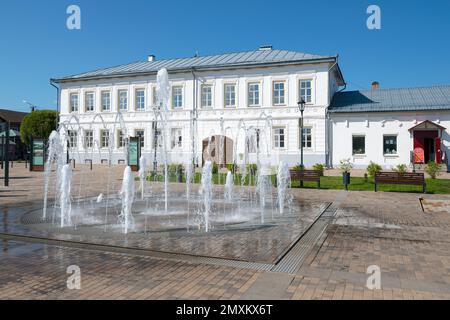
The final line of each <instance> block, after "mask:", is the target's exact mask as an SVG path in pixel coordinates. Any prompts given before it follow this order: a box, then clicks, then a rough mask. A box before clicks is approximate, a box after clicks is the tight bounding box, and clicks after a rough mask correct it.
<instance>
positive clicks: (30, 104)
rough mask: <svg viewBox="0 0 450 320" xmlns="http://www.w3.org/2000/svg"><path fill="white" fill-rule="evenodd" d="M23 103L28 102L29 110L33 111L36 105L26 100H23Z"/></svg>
mask: <svg viewBox="0 0 450 320" xmlns="http://www.w3.org/2000/svg"><path fill="white" fill-rule="evenodd" d="M23 103H26V104H28V105H29V106H30V108H31V112H33V111H34V110H36V109H37V107H36V106H35V105H34V104H32V103H30V102H28V101H27V100H23Z"/></svg>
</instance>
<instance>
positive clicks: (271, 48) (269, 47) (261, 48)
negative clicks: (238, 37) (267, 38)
mask: <svg viewBox="0 0 450 320" xmlns="http://www.w3.org/2000/svg"><path fill="white" fill-rule="evenodd" d="M259 50H260V51H269V50H273V47H272V46H271V45H264V46H260V47H259Z"/></svg>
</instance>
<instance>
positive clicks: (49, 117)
mask: <svg viewBox="0 0 450 320" xmlns="http://www.w3.org/2000/svg"><path fill="white" fill-rule="evenodd" d="M57 123H58V112H56V111H54V110H36V111H33V112H31V113H30V114H29V115H27V116H26V117H25V118H24V119H23V122H22V125H21V126H20V138H21V139H22V142H23V143H25V144H26V145H29V144H30V136H33V137H38V138H48V137H49V136H50V134H51V133H52V131H53V130H56V125H57Z"/></svg>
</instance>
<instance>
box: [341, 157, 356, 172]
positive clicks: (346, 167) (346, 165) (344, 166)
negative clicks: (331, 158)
mask: <svg viewBox="0 0 450 320" xmlns="http://www.w3.org/2000/svg"><path fill="white" fill-rule="evenodd" d="M352 169H353V163H351V162H350V158H348V159H342V160H341V161H340V162H339V170H341V172H342V173H346V172H350V171H352Z"/></svg>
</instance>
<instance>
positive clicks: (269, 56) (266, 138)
mask: <svg viewBox="0 0 450 320" xmlns="http://www.w3.org/2000/svg"><path fill="white" fill-rule="evenodd" d="M161 68H166V69H167V70H168V72H169V77H170V82H171V99H170V101H169V110H168V116H167V119H168V121H167V128H166V132H167V137H166V140H167V143H166V145H167V148H168V152H169V156H170V161H171V162H172V163H186V162H188V161H189V160H188V159H189V158H190V155H191V153H192V150H193V149H194V150H195V151H194V152H195V154H196V158H197V162H198V164H199V165H201V163H202V161H204V160H205V159H207V158H209V159H211V158H212V159H213V160H214V161H216V162H218V163H220V164H225V163H232V162H233V161H236V162H238V163H241V162H242V161H244V157H245V156H246V154H248V156H249V158H247V161H248V162H249V163H252V162H256V147H255V146H252V145H249V144H248V143H246V138H245V132H244V130H243V128H244V127H245V128H247V129H249V128H252V129H251V130H250V131H252V132H253V133H254V136H256V137H257V138H256V140H257V141H258V142H257V144H258V145H259V148H260V150H261V153H262V154H264V156H266V158H267V160H269V161H270V162H271V164H272V165H276V164H277V163H278V162H279V161H280V160H284V161H286V162H288V163H289V165H291V166H292V165H295V164H298V163H299V162H300V141H301V139H300V127H299V117H300V112H299V111H298V101H299V100H300V99H303V100H304V101H305V102H306V107H305V112H304V131H303V147H304V148H303V150H304V163H305V165H306V166H311V165H313V164H315V163H322V164H327V165H328V166H332V165H336V164H338V163H339V161H340V160H341V159H343V158H351V160H352V161H353V162H354V163H355V165H356V166H366V165H367V164H368V163H369V162H370V161H375V162H378V163H380V164H383V165H385V166H391V165H395V164H400V163H405V164H409V163H410V161H409V160H410V152H411V151H413V149H414V148H413V147H414V143H413V140H414V136H416V145H415V148H416V153H417V154H419V151H418V150H419V148H420V147H421V146H422V149H424V148H428V149H426V150H427V151H426V152H423V153H425V154H427V155H426V156H424V160H425V158H426V159H429V160H431V159H432V158H433V156H434V158H435V159H436V157H438V158H442V157H443V156H444V154H445V152H444V151H445V150H446V149H445V150H442V151H441V154H439V153H438V152H437V151H435V152H434V154H430V153H431V152H432V151H433V150H432V149H431V147H430V146H429V145H430V141H429V140H426V139H435V140H434V146H435V147H436V146H437V144H440V143H441V141H443V146H445V148H448V147H449V145H448V141H449V139H448V131H446V129H444V128H442V129H438V131H439V137H435V136H434V135H433V134H429V136H430V137H429V138H426V137H428V135H427V134H426V133H424V132H425V131H424V129H423V128H421V127H420V124H421V122H422V121H425V120H429V121H432V122H433V124H431V123H427V125H434V126H438V127H437V128H441V127H446V128H448V127H450V123H448V121H450V112H449V108H450V89H449V88H448V87H442V88H428V89H427V88H423V89H417V90H419V91H420V93H422V91H427V92H428V91H429V92H430V94H429V95H426V96H425V97H424V98H423V99H424V100H423V101H422V100H421V101H416V100H417V99H416V98H417V97H415V96H414V97H413V96H412V97H411V98H412V99H413V100H414V99H416V100H414V102H415V103H416V104H415V105H414V108H412V106H409V107H408V106H407V105H406V104H408V103H409V102H405V101H403V100H402V99H406V100H407V98H406V97H405V96H407V93H408V92H409V90H410V89H405V90H406V91H402V90H397V91H396V90H391V91H385V90H381V89H375V90H372V91H369V92H339V90H342V89H341V88H343V87H344V86H345V81H344V78H343V76H342V73H341V70H340V68H339V64H338V57H337V56H317V55H311V54H304V53H299V52H292V51H284V50H274V49H272V48H271V47H261V48H260V49H259V50H256V51H248V52H240V53H229V54H221V55H214V56H203V57H192V58H182V59H172V60H156V59H155V57H154V56H149V59H148V61H143V62H136V63H132V64H126V65H122V66H118V67H113V68H107V69H101V70H96V71H93V72H87V73H83V74H79V75H75V76H69V77H64V78H59V79H55V80H53V82H55V83H57V84H58V85H59V87H60V106H61V110H60V111H61V122H63V123H66V125H67V127H68V129H69V130H70V131H69V134H70V144H71V147H72V151H73V152H72V157H74V158H76V160H77V161H78V162H84V161H85V160H89V159H92V160H93V161H94V163H99V162H106V161H108V159H111V161H112V163H113V164H117V163H122V162H125V161H126V159H125V157H126V156H125V152H124V145H125V142H124V141H125V139H124V138H125V137H132V136H142V138H143V142H142V145H143V149H142V152H143V153H144V154H145V155H147V156H148V157H152V155H153V153H154V145H155V144H161V143H162V142H155V140H157V139H155V115H154V112H153V111H152V110H153V107H155V105H156V74H157V71H158V70H159V69H161ZM430 90H431V91H430ZM434 93H436V94H438V97H440V98H441V99H440V100H439V99H437V98H436V97H435V96H434ZM411 94H412V93H411ZM385 95H389V97H390V98H389V99H390V100H389V99H387V100H386V99H385ZM426 97H429V98H430V99H431V98H433V99H437V100H439V101H428V100H427V98H426ZM379 99H381V100H383V102H382V104H381V105H382V106H383V108H380V106H381V105H380V104H379V103H378V100H379ZM445 99H447V100H445ZM402 101H403V104H402V103H401V102H402ZM443 101H446V103H443ZM433 103H435V104H438V105H439V106H436V108H433V107H432V105H433ZM193 118H196V119H197V121H196V125H194V123H195V122H193V121H192V119H193ZM119 120H120V121H119ZM268 124H271V126H269V125H268ZM416 125H419V128H416V129H415V130H414V132H418V131H419V130H420V131H421V133H417V134H415V133H414V132H413V133H410V131H409V129H411V128H412V127H414V126H416ZM422 126H425V124H423V125H422ZM156 127H157V129H158V130H157V131H156V133H157V134H158V132H159V130H160V129H161V124H157V125H156ZM78 128H81V129H80V130H78ZM268 128H270V129H268ZM269 130H270V132H269ZM433 130H435V129H433ZM192 132H193V134H194V137H195V139H194V143H195V145H194V146H193V145H192V139H191V134H192ZM421 135H422V136H421ZM424 139H425V140H426V141H427V142H425V140H424ZM436 139H439V140H436ZM388 140H389V141H388ZM418 140H420V141H421V142H417V141H418ZM218 141H223V142H224V145H225V146H226V147H225V148H221V149H220V150H224V151H222V152H219V153H218V154H217V153H216V152H215V145H216V144H217V142H218ZM388 142H389V143H388ZM420 143H422V144H424V143H426V146H425V145H420ZM362 146H364V147H362ZM387 146H388V147H389V152H388V153H386V152H385V151H384V150H383V149H385V148H386V147H387ZM358 148H359V149H361V150H357V149H358ZM394 149H395V150H394ZM246 151H248V152H246ZM110 154H111V157H109V155H110ZM419 160H420V159H419Z"/></svg>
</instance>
